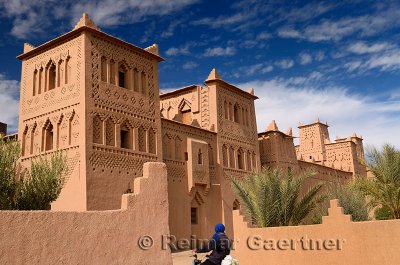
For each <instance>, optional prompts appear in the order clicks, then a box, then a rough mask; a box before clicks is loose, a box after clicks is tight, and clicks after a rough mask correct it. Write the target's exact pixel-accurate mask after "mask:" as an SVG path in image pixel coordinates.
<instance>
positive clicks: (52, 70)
mask: <svg viewBox="0 0 400 265" xmlns="http://www.w3.org/2000/svg"><path fill="white" fill-rule="evenodd" d="M47 74H48V80H49V81H48V84H49V86H48V88H49V89H48V90H52V89H54V88H55V87H56V65H55V64H54V63H52V64H51V65H50V66H49V68H48V72H47Z"/></svg>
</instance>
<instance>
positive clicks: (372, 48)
mask: <svg viewBox="0 0 400 265" xmlns="http://www.w3.org/2000/svg"><path fill="white" fill-rule="evenodd" d="M393 46H394V45H392V44H390V43H388V42H380V43H373V44H371V45H368V44H367V43H365V42H362V41H358V42H355V43H352V44H351V45H350V46H349V47H348V48H347V50H348V51H349V52H352V53H356V54H366V53H376V52H380V51H384V50H388V49H390V48H393Z"/></svg>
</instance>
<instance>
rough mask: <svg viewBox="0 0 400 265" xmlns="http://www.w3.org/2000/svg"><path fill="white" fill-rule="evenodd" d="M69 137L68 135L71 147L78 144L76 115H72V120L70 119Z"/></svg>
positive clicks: (77, 120) (77, 119)
mask: <svg viewBox="0 0 400 265" xmlns="http://www.w3.org/2000/svg"><path fill="white" fill-rule="evenodd" d="M70 124H71V128H70V130H71V135H70V141H71V145H77V144H78V143H79V116H78V114H76V113H75V114H74V115H73V117H72V119H71V122H70Z"/></svg>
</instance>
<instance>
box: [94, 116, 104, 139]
mask: <svg viewBox="0 0 400 265" xmlns="http://www.w3.org/2000/svg"><path fill="white" fill-rule="evenodd" d="M93 143H97V144H102V143H103V121H102V120H101V119H100V117H99V116H98V115H96V116H94V118H93Z"/></svg>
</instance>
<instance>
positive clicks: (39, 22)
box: [0, 0, 198, 39]
mask: <svg viewBox="0 0 400 265" xmlns="http://www.w3.org/2000/svg"><path fill="white" fill-rule="evenodd" d="M197 1H198V0H171V1H165V0H152V1H138V0H131V1H125V0H101V1H95V0H89V1H84V2H75V1H71V0H69V1H68V0H66V1H54V0H31V1H22V0H13V1H5V0H2V1H0V11H1V12H0V16H2V17H6V18H8V19H11V20H12V23H13V26H12V28H11V34H12V35H14V36H15V37H17V38H20V39H26V38H28V37H31V36H34V35H35V34H37V33H40V32H46V30H49V29H53V30H54V23H51V22H54V21H53V20H66V19H68V20H70V23H71V26H73V25H75V24H76V23H77V22H78V21H79V19H80V17H81V16H82V13H83V12H87V13H89V15H90V16H91V18H92V19H93V20H94V22H95V23H96V24H97V25H98V26H100V27H109V26H116V25H123V24H134V23H136V22H139V21H144V20H146V19H148V18H149V17H153V16H164V15H168V14H172V13H174V12H176V11H179V10H182V9H183V8H185V7H187V6H189V5H192V4H194V3H196V2H197ZM51 27H53V28H51ZM173 27H174V25H171V28H170V29H167V32H166V33H165V34H166V35H165V36H164V37H167V36H168V35H170V34H172V33H171V32H173V30H174V29H173ZM175 27H176V26H175ZM71 29H72V28H71Z"/></svg>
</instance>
